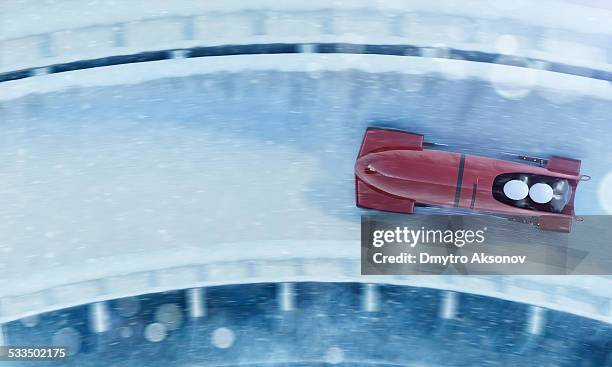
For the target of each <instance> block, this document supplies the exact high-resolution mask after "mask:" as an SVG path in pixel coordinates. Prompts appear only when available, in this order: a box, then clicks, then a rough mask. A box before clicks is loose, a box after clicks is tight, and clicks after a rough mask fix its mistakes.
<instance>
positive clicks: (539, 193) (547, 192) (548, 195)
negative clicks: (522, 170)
mask: <svg viewBox="0 0 612 367" xmlns="http://www.w3.org/2000/svg"><path fill="white" fill-rule="evenodd" d="M529 197H530V198H531V200H533V201H535V202H536V203H538V204H545V203H548V202H549V201H551V200H552V198H553V188H552V187H550V185H547V184H545V183H537V184H535V185H533V186H531V188H530V189H529Z"/></svg>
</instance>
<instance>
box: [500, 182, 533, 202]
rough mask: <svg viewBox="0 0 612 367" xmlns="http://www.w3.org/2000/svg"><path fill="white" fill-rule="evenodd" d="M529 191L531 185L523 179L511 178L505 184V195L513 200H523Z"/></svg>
mask: <svg viewBox="0 0 612 367" xmlns="http://www.w3.org/2000/svg"><path fill="white" fill-rule="evenodd" d="M528 193H529V187H528V186H527V184H526V183H524V182H523V181H521V180H510V181H508V182H506V183H505V184H504V195H506V196H507V197H508V198H509V199H512V200H523V199H524V198H526V197H527V194H528Z"/></svg>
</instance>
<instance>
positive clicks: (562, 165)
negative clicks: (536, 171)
mask: <svg viewBox="0 0 612 367" xmlns="http://www.w3.org/2000/svg"><path fill="white" fill-rule="evenodd" d="M546 169H547V170H549V171H553V172H558V173H564V174H566V175H572V176H578V175H579V174H580V161H579V160H577V159H571V158H564V157H556V156H553V157H551V158H550V159H549V160H548V163H547V164H546Z"/></svg>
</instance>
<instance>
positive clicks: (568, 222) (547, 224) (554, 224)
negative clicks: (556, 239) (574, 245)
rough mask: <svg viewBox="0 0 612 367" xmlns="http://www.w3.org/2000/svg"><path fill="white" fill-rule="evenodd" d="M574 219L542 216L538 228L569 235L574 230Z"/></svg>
mask: <svg viewBox="0 0 612 367" xmlns="http://www.w3.org/2000/svg"><path fill="white" fill-rule="evenodd" d="M572 221H573V218H572V217H561V216H552V215H542V216H541V217H540V218H539V220H538V227H540V229H543V230H546V231H555V232H565V233H569V232H571V230H572Z"/></svg>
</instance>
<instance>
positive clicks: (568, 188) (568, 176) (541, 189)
mask: <svg viewBox="0 0 612 367" xmlns="http://www.w3.org/2000/svg"><path fill="white" fill-rule="evenodd" d="M427 147H428V145H427V144H426V143H424V141H423V135H419V134H413V133H408V132H404V131H399V130H393V129H383V128H368V129H367V131H366V133H365V136H364V138H363V142H362V144H361V148H360V150H359V155H358V157H357V162H356V164H355V190H356V200H357V206H358V207H361V208H367V209H375V210H381V211H387V212H397V213H405V214H410V213H412V212H413V211H414V207H415V205H423V206H438V207H447V208H461V209H468V210H474V211H479V212H484V213H491V214H501V215H508V216H526V217H532V218H533V217H535V218H536V223H535V224H537V225H538V226H539V227H540V228H542V229H546V230H554V231H561V232H569V231H570V230H571V225H572V221H573V220H574V218H575V214H574V194H575V192H576V188H577V186H578V182H580V181H586V180H588V179H589V178H590V177H589V176H586V175H581V174H580V161H579V160H576V159H570V158H562V157H556V156H553V157H551V158H549V159H540V158H531V157H526V156H517V158H519V159H521V160H523V161H530V162H532V163H536V164H528V163H522V162H512V161H506V160H499V159H494V158H487V157H481V156H476V155H468V154H461V153H454V152H448V151H443V150H439V149H426V148H427Z"/></svg>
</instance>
